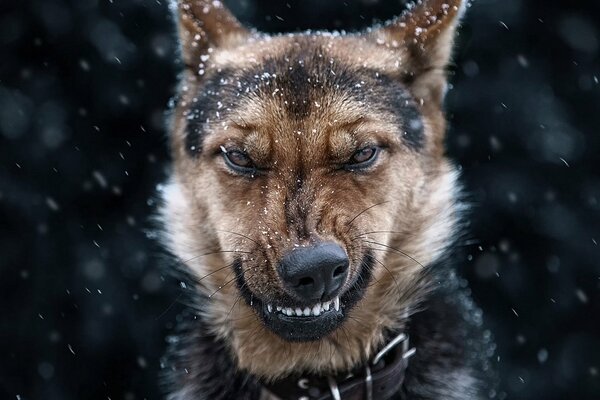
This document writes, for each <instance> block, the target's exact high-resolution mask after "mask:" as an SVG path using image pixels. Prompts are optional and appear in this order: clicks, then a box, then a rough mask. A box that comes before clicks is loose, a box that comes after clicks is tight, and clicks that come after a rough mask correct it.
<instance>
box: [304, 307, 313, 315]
mask: <svg viewBox="0 0 600 400" xmlns="http://www.w3.org/2000/svg"><path fill="white" fill-rule="evenodd" d="M310 311H311V308H310V307H306V308H305V309H304V316H306V317H308V316H309V315H310Z"/></svg>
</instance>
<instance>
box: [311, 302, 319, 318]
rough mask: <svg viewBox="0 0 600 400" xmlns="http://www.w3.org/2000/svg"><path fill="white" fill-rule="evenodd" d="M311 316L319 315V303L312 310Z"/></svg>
mask: <svg viewBox="0 0 600 400" xmlns="http://www.w3.org/2000/svg"><path fill="white" fill-rule="evenodd" d="M312 313H313V315H321V303H317V305H316V306H314V307H313V309H312Z"/></svg>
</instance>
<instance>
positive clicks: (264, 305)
mask: <svg viewBox="0 0 600 400" xmlns="http://www.w3.org/2000/svg"><path fill="white" fill-rule="evenodd" d="M372 267H373V259H372V257H371V256H370V254H367V255H365V257H364V258H363V261H362V263H361V266H360V272H359V273H358V274H357V276H356V278H355V279H354V282H353V283H352V284H351V285H350V286H349V288H348V289H347V290H345V291H344V292H343V293H340V294H338V295H337V296H335V297H334V298H332V299H328V300H325V301H321V302H317V303H314V304H301V303H298V302H295V301H294V300H292V299H291V298H287V297H286V298H281V299H273V300H269V301H266V300H263V299H261V298H260V297H259V296H257V295H255V294H254V293H252V291H250V289H248V286H247V284H246V282H245V280H244V276H243V273H242V262H241V261H237V262H236V263H235V266H234V268H235V271H236V279H237V284H238V289H239V290H240V292H241V294H242V297H243V298H244V300H245V301H246V303H247V304H248V305H249V306H250V307H251V308H252V309H254V311H255V312H256V313H257V315H258V316H259V317H260V319H261V321H262V323H263V324H264V325H265V326H266V327H267V328H268V329H270V330H271V331H272V332H274V333H275V334H276V335H278V336H279V337H281V338H282V339H285V340H287V341H291V342H308V341H317V340H320V339H322V338H323V337H325V336H327V335H328V334H330V333H331V332H333V331H335V330H336V329H337V328H339V327H340V326H341V325H342V324H343V323H344V321H345V320H346V318H347V317H348V314H349V312H350V310H351V309H352V308H353V307H354V306H355V305H356V304H357V303H358V302H359V301H360V300H361V299H362V298H363V296H364V294H365V292H366V289H367V287H368V285H369V282H370V281H371V273H372Z"/></svg>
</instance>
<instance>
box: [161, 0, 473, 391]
mask: <svg viewBox="0 0 600 400" xmlns="http://www.w3.org/2000/svg"><path fill="white" fill-rule="evenodd" d="M442 3H446V4H449V5H450V7H449V8H448V9H443V8H442ZM178 4H179V7H180V9H181V13H180V22H181V23H180V37H181V41H182V52H183V56H184V60H185V63H186V65H187V68H186V70H185V72H184V76H183V79H182V81H181V86H180V99H179V102H178V105H177V108H176V110H175V112H174V115H173V119H172V121H173V126H172V135H171V140H172V142H171V144H172V151H173V157H174V160H175V173H174V177H173V178H172V181H171V183H170V185H169V187H168V188H167V189H166V191H165V196H164V198H165V207H164V210H163V214H164V219H165V220H166V221H168V234H169V235H168V243H169V246H170V248H171V250H172V251H173V253H174V254H176V255H177V256H178V257H179V258H180V259H181V260H184V261H185V263H186V265H187V266H188V267H189V268H190V270H191V271H192V272H193V274H194V275H195V277H196V278H197V281H198V287H197V288H196V290H198V291H200V292H202V293H204V294H205V295H207V296H209V297H210V299H211V301H210V302H209V303H208V306H207V307H206V308H205V309H203V310H201V312H202V313H203V315H204V317H205V318H206V321H207V323H208V325H209V327H210V328H211V330H212V332H213V333H214V334H215V335H216V336H217V337H218V338H220V339H222V340H223V341H224V342H225V343H226V344H227V346H228V347H229V350H230V352H231V355H232V356H233V357H234V358H235V359H236V360H237V363H238V366H239V367H240V368H241V369H243V370H246V371H248V372H250V373H252V374H253V375H255V376H259V377H262V378H264V379H276V378H279V377H281V376H283V375H286V374H288V373H291V372H294V371H311V372H317V373H325V372H333V371H340V370H349V369H351V368H352V367H353V366H355V365H358V364H360V363H362V362H364V361H365V360H366V359H368V358H369V357H371V356H372V354H373V352H374V351H376V349H377V348H378V347H379V346H380V345H381V343H382V340H383V333H384V331H385V330H386V329H394V330H398V329H402V327H403V325H404V324H405V322H406V318H407V313H408V312H411V311H414V310H415V309H416V307H418V304H419V301H420V298H421V297H422V296H424V295H425V294H426V293H427V290H428V289H427V288H428V282H427V279H426V276H425V275H424V274H425V271H424V266H427V265H429V264H431V263H432V262H434V261H435V260H436V259H437V258H438V257H439V255H440V254H441V253H442V251H443V250H444V249H445V246H446V245H447V243H448V237H450V236H451V235H452V234H453V232H454V229H455V224H456V209H455V207H454V206H455V203H454V202H455V195H456V193H455V187H456V183H455V177H456V174H455V172H454V169H453V167H452V166H451V165H450V164H449V163H448V161H447V160H446V159H445V157H444V150H443V146H442V143H443V138H444V133H445V120H444V116H443V112H442V109H441V102H442V98H443V93H444V91H445V84H446V78H445V73H444V68H445V66H446V64H447V63H448V59H449V56H450V49H451V43H452V38H453V35H454V29H455V27H456V24H457V15H458V14H459V12H460V11H459V10H460V9H461V7H462V6H461V1H459V0H453V1H448V0H446V1H443V2H442V1H427V2H425V3H424V4H423V5H418V6H416V7H415V8H413V9H412V10H411V11H410V12H408V13H406V14H405V15H403V16H402V17H400V18H398V19H396V20H395V21H393V22H392V23H390V24H388V25H386V26H384V27H380V28H374V29H372V30H369V31H367V32H365V33H362V34H354V35H348V36H335V35H328V34H294V35H282V36H276V37H270V36H263V35H260V34H256V33H253V34H251V33H249V32H248V31H247V30H245V29H244V28H242V27H241V25H240V24H239V23H238V22H237V21H236V20H235V18H234V17H233V16H231V14H229V12H228V11H227V10H225V8H223V7H222V6H219V5H218V4H219V3H216V4H217V6H215V5H214V3H213V2H207V1H201V0H188V1H180V2H179V3H178ZM206 10H208V12H205V11H206ZM444 11H445V12H444ZM432 15H435V16H436V19H435V22H434V21H433V18H432ZM417 28H421V30H419V29H417ZM306 49H310V52H309V53H307V52H306ZM306 54H309V55H310V57H309V56H307V55H306ZM283 55H290V57H292V58H293V59H294V60H297V59H306V60H307V63H310V62H309V58H311V57H314V58H318V57H321V58H323V59H325V60H333V62H332V63H331V70H332V71H334V72H333V73H335V71H336V69H337V68H342V66H343V68H346V69H352V70H358V69H363V70H369V71H377V72H378V73H380V74H382V75H385V76H391V77H393V78H394V79H396V80H397V82H399V83H400V84H401V85H402V86H403V87H405V88H406V90H407V91H408V93H410V94H411V95H412V98H413V100H414V101H415V103H416V105H417V109H418V111H419V113H420V115H421V118H422V121H423V125H424V130H423V135H424V144H423V147H422V148H420V149H413V148H410V147H409V146H407V145H406V143H405V142H404V140H403V133H402V132H401V130H400V129H399V126H398V124H397V123H396V120H394V119H393V116H392V115H391V114H390V113H388V112H383V111H382V110H380V109H377V108H373V107H372V106H371V105H370V104H369V103H368V102H361V101H359V100H357V99H356V98H353V97H352V96H348V95H346V94H344V93H343V92H336V91H335V90H325V89H323V90H320V89H319V87H320V86H319V85H322V86H323V87H325V86H326V84H325V83H324V82H316V84H315V85H313V86H312V87H311V88H310V90H308V92H307V93H308V95H307V96H308V97H307V99H306V100H307V101H308V100H309V101H310V103H309V104H297V105H296V106H297V107H299V108H297V110H300V111H301V114H302V118H298V114H297V113H296V115H292V114H293V113H291V112H289V108H290V105H289V104H288V103H286V102H289V101H290V96H289V93H286V89H285V86H284V85H281V87H282V89H280V90H277V89H278V87H279V86H278V85H279V81H278V79H279V78H274V79H273V78H266V79H265V80H263V81H261V82H262V83H261V85H262V86H261V89H260V90H259V91H258V92H257V93H258V94H254V95H251V96H247V97H246V98H240V101H239V103H236V104H235V107H230V108H231V110H229V111H226V110H225V109H224V110H223V111H222V113H221V114H219V115H220V117H217V118H216V119H215V120H214V121H211V123H210V124H207V127H206V132H205V134H204V137H203V138H202V141H203V142H202V151H201V153H200V154H199V155H198V156H196V157H193V156H190V154H189V153H188V151H187V150H188V149H186V142H185V137H186V134H187V133H186V129H188V120H187V118H186V116H187V115H188V113H189V110H190V108H191V107H192V106H193V105H194V103H195V102H196V101H197V99H196V98H197V96H198V93H199V92H201V91H202V90H204V87H203V85H204V82H205V79H208V78H209V77H211V76H215V75H216V74H218V72H219V71H222V70H233V71H242V70H252V69H253V68H258V70H260V69H261V68H262V67H263V66H265V65H268V62H269V60H271V59H273V58H280V57H282V56H283ZM307 68H308V69H309V70H310V66H308V65H307ZM266 72H269V71H266ZM271 72H272V71H271ZM278 72H281V71H278ZM322 79H324V80H326V79H327V75H326V74H324V75H322ZM259 80H260V79H259ZM313 83H314V82H313ZM367 86H368V85H367ZM265 88H269V90H270V91H271V94H270V95H266V93H267V92H266V89H265ZM367 89H368V88H366V89H365V90H367ZM225 108H227V106H226V107H225ZM286 110H287V111H286ZM219 118H220V120H219ZM405 122H406V121H405ZM374 142H376V143H379V144H382V145H385V151H384V152H383V153H382V154H381V156H380V159H379V161H378V163H377V165H376V166H375V167H374V168H373V169H372V171H370V172H368V173H365V174H353V173H352V172H348V171H339V170H335V169H334V168H333V166H334V165H336V164H339V163H342V162H344V161H345V160H347V159H349V157H351V156H352V154H353V152H354V151H356V150H357V149H358V148H360V147H361V146H362V145H365V144H369V143H374ZM228 145H236V146H237V147H240V148H243V149H245V151H247V153H248V154H250V155H251V156H252V158H253V160H254V161H255V162H256V163H257V164H259V165H264V166H266V167H268V168H269V172H268V173H266V174H263V175H257V176H256V177H255V178H245V177H240V176H236V175H234V174H233V173H232V172H231V171H230V170H229V169H228V168H227V167H226V165H225V164H224V162H223V160H222V157H221V156H220V147H221V146H228ZM299 180H300V182H298V181H299ZM321 240H327V241H334V242H337V243H339V244H341V245H342V247H343V248H344V249H346V251H347V253H348V255H349V258H350V261H351V262H350V268H351V271H350V275H349V277H348V281H347V283H346V287H347V286H349V285H350V284H351V282H352V281H353V280H354V279H355V277H356V275H357V274H358V266H359V264H360V260H361V259H362V257H363V256H364V254H365V252H366V251H367V250H369V249H372V251H373V254H374V255H375V256H376V258H377V262H376V263H375V268H374V272H373V274H374V276H373V280H372V283H371V284H370V286H369V288H368V290H367V292H366V294H365V296H364V298H363V299H362V300H361V301H360V302H359V303H358V305H357V306H356V307H355V308H353V309H352V310H351V312H350V315H349V317H348V319H347V320H346V321H345V322H344V324H343V326H342V327H341V328H340V329H337V330H336V331H334V332H333V333H331V334H330V335H328V336H327V337H325V338H323V339H321V340H320V341H316V342H305V343H291V342H287V341H285V340H283V339H281V338H279V337H278V336H277V335H275V334H274V333H272V332H271V331H269V330H268V329H267V328H265V327H264V325H263V324H262V322H261V320H260V319H259V317H258V316H257V315H256V313H255V311H254V310H253V309H252V308H251V307H250V306H249V305H248V304H246V302H245V301H244V300H243V299H241V297H240V293H239V290H238V288H237V287H236V285H235V281H234V278H235V276H234V272H233V271H232V268H227V267H226V266H228V265H230V264H231V263H232V262H233V259H234V257H235V256H239V257H241V258H242V260H243V271H244V278H245V280H246V283H247V287H248V289H250V291H251V292H252V293H254V294H256V296H258V297H260V298H261V299H263V300H268V299H271V298H276V297H277V296H278V295H279V294H281V292H282V291H283V289H282V286H281V283H280V282H279V278H278V276H277V273H276V269H275V267H276V265H277V262H278V260H279V259H280V258H281V257H282V255H283V254H284V253H285V252H286V251H289V250H290V249H292V248H293V247H294V246H298V245H305V244H307V243H312V242H316V241H321ZM375 242H376V243H375ZM392 249H397V250H392ZM212 252H215V253H214V254H207V253H212ZM219 252H221V253H219ZM224 267H225V268H224Z"/></svg>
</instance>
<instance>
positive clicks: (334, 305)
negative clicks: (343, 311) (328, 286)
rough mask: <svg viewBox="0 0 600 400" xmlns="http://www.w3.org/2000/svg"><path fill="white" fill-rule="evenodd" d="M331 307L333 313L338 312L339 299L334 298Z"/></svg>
mask: <svg viewBox="0 0 600 400" xmlns="http://www.w3.org/2000/svg"><path fill="white" fill-rule="evenodd" d="M333 307H334V308H335V311H340V298H339V297H336V298H335V299H334V300H333Z"/></svg>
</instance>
